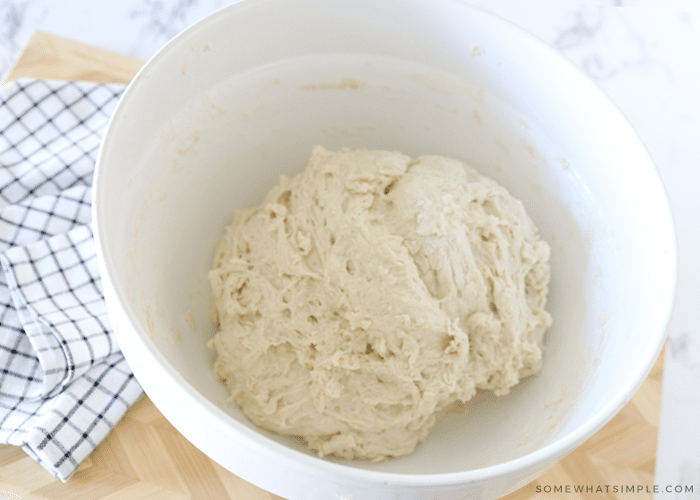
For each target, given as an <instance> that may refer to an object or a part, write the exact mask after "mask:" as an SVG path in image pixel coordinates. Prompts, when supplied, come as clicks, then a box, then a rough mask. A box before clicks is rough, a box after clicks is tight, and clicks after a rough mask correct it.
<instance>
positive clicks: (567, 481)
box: [0, 33, 664, 500]
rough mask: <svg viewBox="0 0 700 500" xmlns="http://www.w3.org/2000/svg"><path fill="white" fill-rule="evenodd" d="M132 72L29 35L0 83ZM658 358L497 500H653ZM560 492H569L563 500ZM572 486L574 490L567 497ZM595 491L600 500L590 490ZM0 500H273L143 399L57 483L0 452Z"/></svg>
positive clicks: (120, 62)
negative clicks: (638, 382)
mask: <svg viewBox="0 0 700 500" xmlns="http://www.w3.org/2000/svg"><path fill="white" fill-rule="evenodd" d="M142 64H143V63H142V62H141V61H137V60H135V59H131V58H128V57H125V56H121V55H118V54H112V53H109V52H106V51H104V50H101V49H97V48H94V47H87V46H85V45H81V44H78V43H76V42H72V41H69V40H65V39H63V38H59V37H56V36H53V35H50V34H47V33H37V34H36V35H35V36H34V37H33V38H32V40H31V42H30V43H29V45H28V47H27V48H26V50H25V51H24V53H23V54H22V56H21V58H20V59H19V60H18V62H17V64H16V66H15V67H14V68H13V69H12V71H11V72H10V73H9V75H8V80H12V79H15V78H18V77H21V76H28V77H34V78H41V79H52V80H62V79H63V80H88V81H101V82H116V83H127V82H129V81H130V80H131V78H133V76H134V75H135V74H136V72H137V71H138V69H139V68H140V67H141V65H142ZM663 359H664V354H663V353H662V354H661V356H659V359H658V360H657V362H656V364H655V366H654V368H653V370H652V372H651V374H650V375H649V377H648V378H647V380H646V381H645V382H644V384H643V385H642V387H641V388H640V390H639V391H638V392H637V394H636V395H635V396H634V397H633V398H632V400H631V401H630V402H629V403H628V404H627V405H626V406H625V407H624V408H623V409H622V411H621V412H620V413H619V414H618V415H617V416H616V417H615V418H613V419H612V420H611V421H610V422H609V423H608V424H607V425H606V426H605V427H603V429H601V430H600V431H599V432H598V433H597V434H595V435H594V436H593V437H591V438H590V439H589V440H588V441H586V442H585V443H584V444H583V445H582V446H580V447H579V448H577V449H576V450H575V451H574V452H572V453H571V454H569V455H568V456H567V457H566V458H564V459H563V460H561V461H560V462H559V463H557V464H556V465H554V466H553V467H552V468H550V469H549V470H548V471H547V472H546V473H545V474H543V475H542V476H541V477H540V478H538V479H537V480H535V481H533V482H532V483H530V484H528V485H526V486H524V487H523V488H521V489H520V490H518V491H516V492H514V493H512V494H510V495H508V496H506V497H505V499H506V500H526V499H527V500H535V499H537V500H540V499H558V498H566V499H572V500H578V499H586V500H587V499H593V498H595V499H598V500H599V499H606V498H609V499H618V498H619V499H623V498H626V499H629V498H632V497H631V496H630V494H629V493H619V492H617V493H616V492H615V490H614V488H613V486H616V485H617V486H631V485H634V486H641V487H643V491H636V492H635V493H634V495H633V498H634V499H635V500H642V499H645V500H646V499H651V498H652V497H653V495H652V494H651V493H649V492H648V491H646V490H647V488H648V487H653V484H654V467H655V458H656V443H657V436H658V421H659V408H660V403H661V379H662V372H663ZM567 486H569V489H570V490H571V491H570V492H568V493H567V492H566V487H567ZM575 487H583V489H584V490H583V492H580V493H576V492H574V491H573V490H574V488H575ZM598 487H600V488H601V490H602V492H601V491H596V489H598ZM606 487H607V492H606ZM557 488H561V491H558V490H556V489H557ZM586 489H588V490H589V491H586ZM590 490H593V491H590ZM0 498H5V499H6V500H139V499H149V500H158V499H162V500H205V499H207V500H208V499H212V500H214V499H216V500H280V497H278V496H277V495H273V494H271V493H268V492H266V491H263V490H261V489H260V488H258V487H256V486H253V485H251V484H249V483H247V482H245V481H243V480H242V479H240V478H238V477H237V476H236V475H234V474H232V473H231V472H229V471H227V470H225V469H223V468H222V467H221V466H219V465H218V464H216V463H215V462H213V461H212V460H210V459H208V458H207V457H206V456H205V455H203V454H202V453H201V452H200V451H199V450H198V449H197V448H195V447H194V446H193V445H191V444H190V443H189V442H188V441H187V440H186V439H185V438H184V437H182V435H181V434H180V433H179V432H178V431H177V430H175V428H173V426H172V425H170V423H169V422H168V421H167V420H166V419H165V417H163V415H162V414H161V413H160V412H159V411H158V410H157V409H156V407H155V406H154V405H153V404H152V403H151V401H150V400H149V399H148V397H144V398H142V399H141V400H140V401H139V402H138V403H136V405H134V406H133V407H132V408H131V409H130V410H129V411H128V412H127V413H126V415H125V416H124V418H123V419H122V420H121V421H120V422H119V424H118V425H117V426H116V427H115V428H114V429H113V430H112V432H111V433H110V434H109V436H107V438H106V439H105V440H104V441H103V442H102V444H100V446H98V447H97V449H95V451H94V452H93V453H92V454H91V455H90V456H89V457H88V459H86V460H85V461H84V462H83V463H82V464H81V466H80V468H79V469H78V471H77V472H76V473H75V474H74V476H73V477H72V478H71V479H70V480H69V481H68V482H67V483H65V484H64V483H61V482H60V481H59V480H58V479H55V478H54V477H53V476H52V475H50V474H49V473H48V472H46V471H45V470H44V469H43V468H42V467H41V466H40V465H38V464H37V463H36V462H34V461H33V460H32V459H31V458H29V457H28V456H27V455H26V454H25V453H24V452H23V451H22V450H21V449H19V448H16V447H14V446H8V445H0ZM357 500H361V499H357Z"/></svg>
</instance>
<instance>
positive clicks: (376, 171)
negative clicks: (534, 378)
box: [209, 146, 551, 460]
mask: <svg viewBox="0 0 700 500" xmlns="http://www.w3.org/2000/svg"><path fill="white" fill-rule="evenodd" d="M548 258H549V246H548V245H547V244H546V243H545V242H544V241H542V240H540V239H539V237H538V232H537V229H536V228H535V227H534V225H533V223H532V221H531V219H530V218H529V217H528V215H527V214H526V212H525V210H524V209H523V206H522V204H521V203H520V202H519V201H517V200H516V199H514V198H513V197H512V196H511V195H510V194H509V193H508V192H507V191H506V190H505V189H504V188H503V187H501V186H499V185H498V184H496V182H494V181H493V180H491V179H488V178H485V177H482V176H481V175H479V174H478V173H477V172H476V171H475V170H474V169H472V168H470V167H469V166H467V165H465V164H463V163H461V162H459V161H457V160H454V159H448V158H443V157H437V156H423V157H420V158H417V159H415V160H412V159H411V158H409V157H407V156H405V155H403V154H400V153H398V152H390V151H370V150H348V149H343V150H341V151H339V152H329V151H326V150H325V149H323V148H322V147H320V146H317V147H315V148H314V150H313V156H312V157H311V160H310V162H309V165H308V167H307V168H306V170H305V171H304V172H303V173H301V174H299V175H298V176H296V177H294V178H292V179H290V178H286V177H283V178H282V179H281V182H280V184H279V185H278V186H277V187H275V188H274V189H272V191H270V192H269V193H268V195H267V197H266V198H265V201H264V202H263V203H262V205H260V206H258V207H255V208H251V209H248V210H241V211H239V212H237V213H236V216H235V219H234V221H233V224H232V225H231V226H230V227H228V228H227V229H226V231H225V234H224V235H223V236H222V237H221V238H220V240H219V241H218V243H217V245H216V249H215V257H214V262H213V268H212V270H211V271H210V274H209V278H210V281H211V285H212V289H213V300H212V304H213V310H214V311H215V314H216V316H217V319H218V324H219V331H218V332H217V334H216V336H215V338H214V339H213V340H212V341H211V343H210V346H211V347H213V348H215V349H216V351H217V354H218V357H217V360H216V362H215V367H214V371H215V374H216V376H217V377H218V378H219V379H220V380H222V381H223V382H224V383H225V384H226V386H227V387H228V389H229V391H230V393H231V397H232V398H233V399H234V400H235V401H236V402H237V403H238V404H239V405H240V407H241V408H242V410H243V412H244V413H245V415H246V416H247V417H248V418H249V419H250V420H251V421H252V422H253V423H255V424H256V425H258V426H260V427H263V428H265V429H268V430H270V431H273V432H276V433H280V434H284V435H292V436H297V437H299V438H301V439H303V441H304V442H305V443H306V444H307V445H308V446H309V447H310V448H311V449H313V450H315V451H316V452H317V453H318V454H319V455H321V456H323V455H333V456H336V457H344V458H365V459H371V460H381V459H383V458H386V457H391V456H393V457H396V456H400V455H404V454H406V453H409V452H410V451H411V450H413V449H414V448H415V446H416V445H417V444H418V443H420V442H421V441H422V440H423V439H424V438H425V437H426V435H427V434H428V432H429V430H430V428H431V427H432V426H433V424H434V423H435V420H436V413H437V412H439V411H440V410H443V409H445V408H446V407H448V406H449V405H451V404H452V403H454V402H456V401H468V400H469V399H470V398H472V397H473V396H474V394H475V393H476V392H477V390H492V391H494V392H495V393H496V394H497V395H504V394H507V393H508V392H509V390H510V388H511V387H513V386H514V385H515V384H517V383H518V382H519V381H520V380H521V379H522V378H523V377H526V376H528V375H532V374H534V373H537V372H538V371H539V370H540V368H541V366H542V337H543V333H544V331H545V329H546V328H547V327H548V326H549V325H550V323H551V318H550V316H549V314H548V313H547V312H546V311H545V310H544V307H545V302H546V297H547V287H548V282H549V265H548Z"/></svg>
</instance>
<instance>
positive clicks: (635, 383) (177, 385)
mask: <svg viewBox="0 0 700 500" xmlns="http://www.w3.org/2000/svg"><path fill="white" fill-rule="evenodd" d="M269 1H272V0H237V1H235V2H234V3H232V4H229V5H227V6H225V7H223V8H221V9H219V10H217V11H216V12H214V13H212V14H210V15H208V16H206V17H204V18H202V19H200V20H199V21H197V22H196V23H194V24H192V25H190V26H189V27H187V28H185V29H184V30H182V31H181V32H180V33H178V34H177V35H175V37H173V38H172V39H171V40H170V41H169V42H168V43H166V44H165V45H164V46H163V47H161V48H160V49H159V50H158V51H157V52H156V53H155V54H154V55H153V56H152V57H151V58H150V59H149V60H148V61H147V62H146V64H145V65H144V66H143V67H142V68H141V70H139V72H138V73H137V75H136V76H135V78H134V79H132V81H131V82H130V83H129V84H128V86H127V87H126V90H125V91H124V93H123V95H122V98H121V99H120V100H119V103H118V104H117V106H116V108H115V110H114V111H113V113H112V116H111V117H110V120H109V122H108V125H107V127H106V129H105V133H104V135H103V140H102V142H101V144H100V147H99V150H98V154H97V160H96V164H95V175H94V180H93V193H92V220H93V221H94V224H93V232H94V239H95V243H96V250H97V256H98V263H99V267H100V272H101V276H103V278H106V279H103V283H104V284H105V285H106V286H105V288H108V289H109V290H110V291H111V292H112V293H113V294H114V297H116V298H117V299H118V301H119V303H118V304H116V305H117V306H118V308H119V309H120V312H121V313H122V315H123V316H125V317H127V318H128V320H129V326H130V327H131V330H133V332H128V333H127V332H124V334H125V335H126V334H128V335H131V336H133V337H134V338H135V339H137V340H138V341H139V342H141V343H142V345H143V346H144V347H146V348H147V355H148V356H149V357H150V358H152V359H153V360H154V361H157V363H158V366H159V368H160V369H161V370H163V371H164V372H165V374H167V376H168V377H169V380H168V382H174V383H170V385H171V386H172V388H173V389H175V390H177V391H178V393H179V394H178V395H179V396H180V397H182V398H183V401H185V400H186V401H189V402H190V403H193V404H196V406H195V407H194V408H196V410H197V413H198V414H199V415H200V416H201V417H203V418H206V419H207V420H208V421H209V423H211V424H212V425H215V426H217V427H219V428H221V429H222V430H223V431H226V430H228V432H229V433H232V432H235V433H236V434H237V436H236V437H235V438H236V439H244V440H245V441H246V445H247V446H248V447H249V448H258V449H260V450H261V451H264V452H265V453H274V454H275V455H276V456H277V457H278V458H280V459H282V460H284V461H288V462H290V463H291V462H296V463H298V464H300V465H302V466H304V467H306V468H309V469H313V470H315V471H318V470H319V469H321V470H324V471H326V472H331V473H334V474H335V475H337V476H341V477H346V478H352V479H355V480H356V479H361V480H364V481H366V482H368V483H372V484H376V485H379V484H382V483H387V482H388V483H390V484H391V486H393V487H396V486H399V487H401V486H403V487H433V488H439V489H446V488H449V487H456V486H460V485H464V484H467V483H470V484H482V483H486V482H489V481H491V480H493V479H496V478H499V477H504V476H512V475H515V474H517V473H520V472H522V471H524V470H531V469H534V468H537V467H538V466H539V467H541V466H543V465H547V464H550V463H553V461H555V460H558V459H560V458H562V457H563V456H564V455H566V454H568V453H569V452H571V451H573V450H574V449H575V448H576V447H578V446H579V445H581V444H582V443H583V442H584V441H586V440H587V439H588V438H590V437H591V436H592V435H593V434H595V433H596V432H597V431H598V430H599V429H601V428H602V427H603V426H604V425H605V424H606V423H608V421H609V420H611V419H612V418H613V417H614V416H615V415H616V414H617V413H618V412H619V411H620V410H621V409H622V408H623V406H624V405H626V404H627V403H628V402H629V400H630V399H631V398H632V396H634V394H635V393H636V392H637V391H638V389H639V388H640V386H641V385H642V384H643V383H644V381H645V379H646V377H647V376H648V374H649V372H650V371H651V368H652V366H653V364H654V362H655V361H656V359H657V358H658V356H659V355H660V353H661V351H662V348H663V345H664V342H665V339H666V336H667V332H666V328H667V325H668V323H669V321H670V318H671V312H672V308H673V304H674V300H675V293H676V286H677V285H676V282H677V270H678V244H677V234H676V229H675V223H674V217H673V213H672V210H671V204H670V198H669V196H668V192H667V190H666V188H665V186H664V184H663V181H662V179H661V176H660V174H659V171H658V168H657V167H656V165H655V163H654V161H653V158H652V157H651V155H650V153H649V151H648V149H647V148H646V146H645V145H644V143H643V142H642V140H641V138H640V137H639V135H638V133H637V132H636V130H635V129H634V127H633V125H632V124H631V123H630V121H629V119H628V118H627V117H626V116H625V114H624V113H623V112H622V110H621V109H620V108H619V107H618V105H617V104H616V103H615V102H614V101H612V99H611V98H610V97H609V96H608V95H607V94H606V93H605V92H604V90H603V89H602V88H601V87H600V86H599V85H598V84H597V83H596V82H595V81H594V80H592V79H591V77H589V76H588V75H587V74H586V73H585V72H584V71H583V70H582V69H581V68H579V67H578V66H576V65H575V64H574V63H573V62H572V61H570V60H569V59H568V58H567V57H566V56H564V55H563V54H562V53H561V52H560V51H558V50H557V49H556V48H554V47H553V46H551V45H550V44H548V43H547V42H545V41H543V40H542V39H540V38H539V37H537V36H536V35H534V34H532V33H530V32H529V31H527V30H526V29H524V28H522V27H520V26H518V25H516V24H515V23H513V22H511V21H509V20H507V19H505V18H503V17H501V16H499V15H497V14H494V13H492V12H489V11H487V10H485V9H483V8H481V7H478V6H475V5H472V4H469V3H468V2H466V1H464V0H443V1H444V2H451V3H457V4H460V5H461V6H462V7H463V8H465V9H467V10H471V11H472V12H478V13H480V15H482V16H487V17H491V18H495V19H497V20H498V22H500V23H502V24H503V25H504V26H507V29H509V30H510V31H511V32H513V33H517V34H518V36H519V37H524V38H527V39H529V41H530V43H534V44H537V45H539V47H540V50H541V51H542V53H543V54H547V55H548V57H550V58H552V59H554V60H556V61H557V64H558V65H560V66H566V67H568V68H569V70H570V71H573V72H574V73H576V74H577V78H579V79H580V80H581V82H582V83H583V82H585V84H586V85H587V86H588V87H589V90H590V92H592V93H594V94H597V95H598V96H599V100H600V102H601V103H604V104H605V105H606V106H607V107H608V108H610V109H612V110H614V112H615V113H616V114H617V115H619V117H620V118H621V119H622V120H623V121H624V123H625V124H626V125H627V127H628V128H629V130H630V131H631V132H632V133H633V135H634V138H635V141H636V142H637V143H638V146H639V148H640V151H643V152H644V154H645V158H646V159H648V167H649V172H648V175H651V176H655V178H654V182H655V184H656V185H657V186H658V187H659V189H660V190H661V191H662V195H663V196H662V199H663V200H664V202H665V203H663V207H661V206H660V207H659V208H663V209H664V213H662V214H660V217H662V218H664V219H666V220H667V222H668V223H669V230H670V236H671V237H670V238H669V241H668V242H667V245H668V251H667V261H666V262H665V265H664V267H665V268H667V270H668V271H669V274H668V277H669V279H668V282H667V283H666V288H665V289H664V290H663V291H660V292H659V294H658V295H659V296H660V297H663V298H665V299H666V301H665V303H663V304H662V305H660V306H658V305H657V307H658V310H659V311H660V312H659V314H657V315H656V316H655V318H656V320H657V321H656V325H654V326H653V329H654V330H658V331H659V332H661V333H660V334H659V335H658V337H657V338H656V339H655V342H650V343H649V344H648V346H647V347H646V349H645V350H644V354H643V355H642V356H641V357H640V362H639V363H638V364H637V366H636V368H635V370H634V371H633V372H631V373H630V375H629V376H628V379H627V381H626V383H625V384H624V385H623V387H622V388H621V389H620V390H619V391H618V392H617V393H616V394H614V395H613V396H612V397H610V399H609V401H608V402H607V403H606V404H605V405H604V406H603V407H602V408H601V409H600V410H599V411H598V412H597V413H596V414H594V415H593V416H592V417H591V418H589V419H588V420H587V421H586V422H585V423H584V424H582V425H580V426H579V427H577V428H576V429H575V430H574V431H572V432H570V433H568V434H566V435H564V436H562V437H560V438H558V439H557V440H555V441H554V442H552V443H550V444H548V445H546V446H543V447H542V448H539V449H537V450H535V451H532V452H530V453H527V454H525V455H523V456H521V457H518V458H515V459H512V460H509V461H506V462H502V463H499V464H495V465H488V466H484V467H481V468H476V469H469V470H465V471H458V472H446V473H427V474H408V473H400V472H382V471H376V470H368V469H363V468H356V467H352V466H349V465H346V464H345V463H342V462H341V461H331V460H327V459H324V458H319V457H317V456H314V455H310V454H306V453H303V452H301V451H298V450H295V449H293V448H290V447H287V446H285V445H283V444H281V443H279V442H277V441H274V440H272V439H270V438H268V437H267V436H265V435H264V434H263V433H262V432H261V431H256V430H255V429H252V428H248V427H245V426H244V425H242V424H240V423H239V422H238V421H237V420H236V419H234V418H233V417H231V416H230V415H228V414H227V413H226V412H225V411H224V410H222V409H221V408H219V407H218V406H217V405H216V404H214V403H213V402H212V401H210V400H209V399H208V398H205V397H204V396H202V395H201V394H200V393H199V391H197V390H196V389H195V388H194V387H193V386H192V385H191V384H190V383H189V382H188V381H187V380H185V378H184V377H183V376H182V375H181V374H180V373H179V372H178V371H177V370H176V369H175V368H174V367H173V366H172V365H171V364H170V363H169V362H168V361H167V360H166V359H165V357H164V356H163V355H162V354H161V353H160V351H159V350H158V348H157V346H156V345H155V343H154V342H153V341H152V339H151V338H150V337H149V336H148V334H147V333H145V332H141V331H139V329H138V328H137V326H138V325H139V320H138V319H137V318H136V316H135V314H134V311H133V310H131V308H128V307H124V304H128V300H127V298H126V296H125V295H124V292H123V290H121V289H120V288H119V287H115V286H113V283H116V282H117V280H116V276H115V275H116V272H115V271H114V270H113V268H114V266H113V262H114V259H113V258H112V255H111V253H110V249H109V248H107V247H106V245H105V239H104V237H103V234H102V226H103V222H104V221H103V217H104V215H103V212H101V211H100V207H101V206H102V204H101V203H99V199H100V197H101V196H102V191H103V189H104V187H103V185H102V184H100V182H99V180H100V179H101V172H102V169H103V168H104V167H103V161H104V157H105V155H106V153H105V152H106V151H107V150H108V149H109V148H110V144H111V142H112V135H113V131H114V128H115V127H116V125H115V124H116V123H117V120H118V116H120V115H122V114H123V111H124V109H125V108H127V107H128V106H129V102H130V101H131V98H132V95H133V93H134V92H137V91H138V87H139V85H140V80H141V78H140V77H141V76H142V75H143V74H144V73H146V72H147V71H149V70H150V68H151V66H153V65H154V64H156V63H157V62H158V61H159V60H161V59H163V58H164V57H166V55H167V54H168V53H169V52H170V51H171V50H172V49H173V48H174V47H175V46H177V45H178V44H180V43H183V42H184V41H186V40H188V39H189V37H191V36H192V35H193V34H194V33H195V32H196V31H199V30H203V29H206V28H207V27H208V26H210V25H211V24H213V23H216V22H218V21H219V17H220V16H222V15H226V14H227V13H229V12H230V11H235V10H236V9H238V8H240V7H241V6H242V5H244V6H247V5H249V4H251V3H266V2H269ZM128 361H129V360H128V359H127V363H128ZM137 380H138V376H137ZM144 391H145V392H146V394H148V390H147V388H145V387H144ZM149 397H150V396H149ZM164 416H165V417H166V419H167V418H168V417H167V415H164ZM178 430H180V429H178ZM196 446H199V444H198V445H196ZM233 472H234V473H235V471H233Z"/></svg>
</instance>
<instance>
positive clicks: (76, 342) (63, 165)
mask: <svg viewBox="0 0 700 500" xmlns="http://www.w3.org/2000/svg"><path fill="white" fill-rule="evenodd" d="M123 90H124V86H122V85H105V84H95V83H87V82H59V81H41V80H33V79H21V80H17V81H15V82H11V83H9V84H7V85H5V86H4V87H2V88H1V89H0V264H1V265H2V270H1V271H0V442H2V443H7V444H12V445H16V446H20V447H22V448H23V449H24V451H26V452H27V453H28V454H29V455H30V456H32V457H33V458H34V459H35V460H37V461H38V462H39V463H40V464H41V465H43V466H44V467H45V468H46V469H47V470H48V471H50V472H51V473H52V474H54V475H55V476H56V477H58V478H59V479H61V480H62V481H66V480H68V478H70V476H71V475H72V474H73V473H74V472H75V470H76V469H77V467H78V466H79V465H80V463H81V462H82V460H83V459H84V458H86V457H87V456H88V455H89V454H90V453H91V452H92V450H93V449H94V448H95V447H96V446H97V445H98V444H99V443H100V442H101V441H102V440H103V439H104V437H105V436H106V435H107V434H108V433H109V431H110V430H111V429H112V427H113V426H114V425H115V424H116V423H117V421H118V420H119V419H120V418H121V417H122V415H123V414H124V413H125V412H126V410H127V409H128V408H129V406H131V405H132V404H133V403H135V402H136V401H137V400H138V399H139V397H141V395H142V390H141V387H140V386H139V384H138V382H137V381H136V379H135V378H134V376H133V374H132V372H131V370H130V369H129V367H128V366H127V364H126V362H125V360H124V357H123V356H122V353H121V351H120V350H119V346H118V345H117V343H116V341H115V338H114V336H113V333H112V331H111V328H110V324H109V320H108V317H107V310H106V307H105V303H104V299H103V295H102V288H101V281H100V276H99V273H98V268H97V259H96V255H95V245H94V242H93V238H92V228H91V220H90V219H91V217H90V214H91V212H90V202H91V189H92V177H93V170H94V166H95V158H96V155H97V150H98V148H99V144H100V140H101V137H102V133H103V131H104V128H105V126H106V124H107V121H108V120H109V116H110V113H111V112H112V110H113V109H114V107H115V105H116V103H117V101H118V100H119V97H120V96H121V94H122V92H123Z"/></svg>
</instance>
